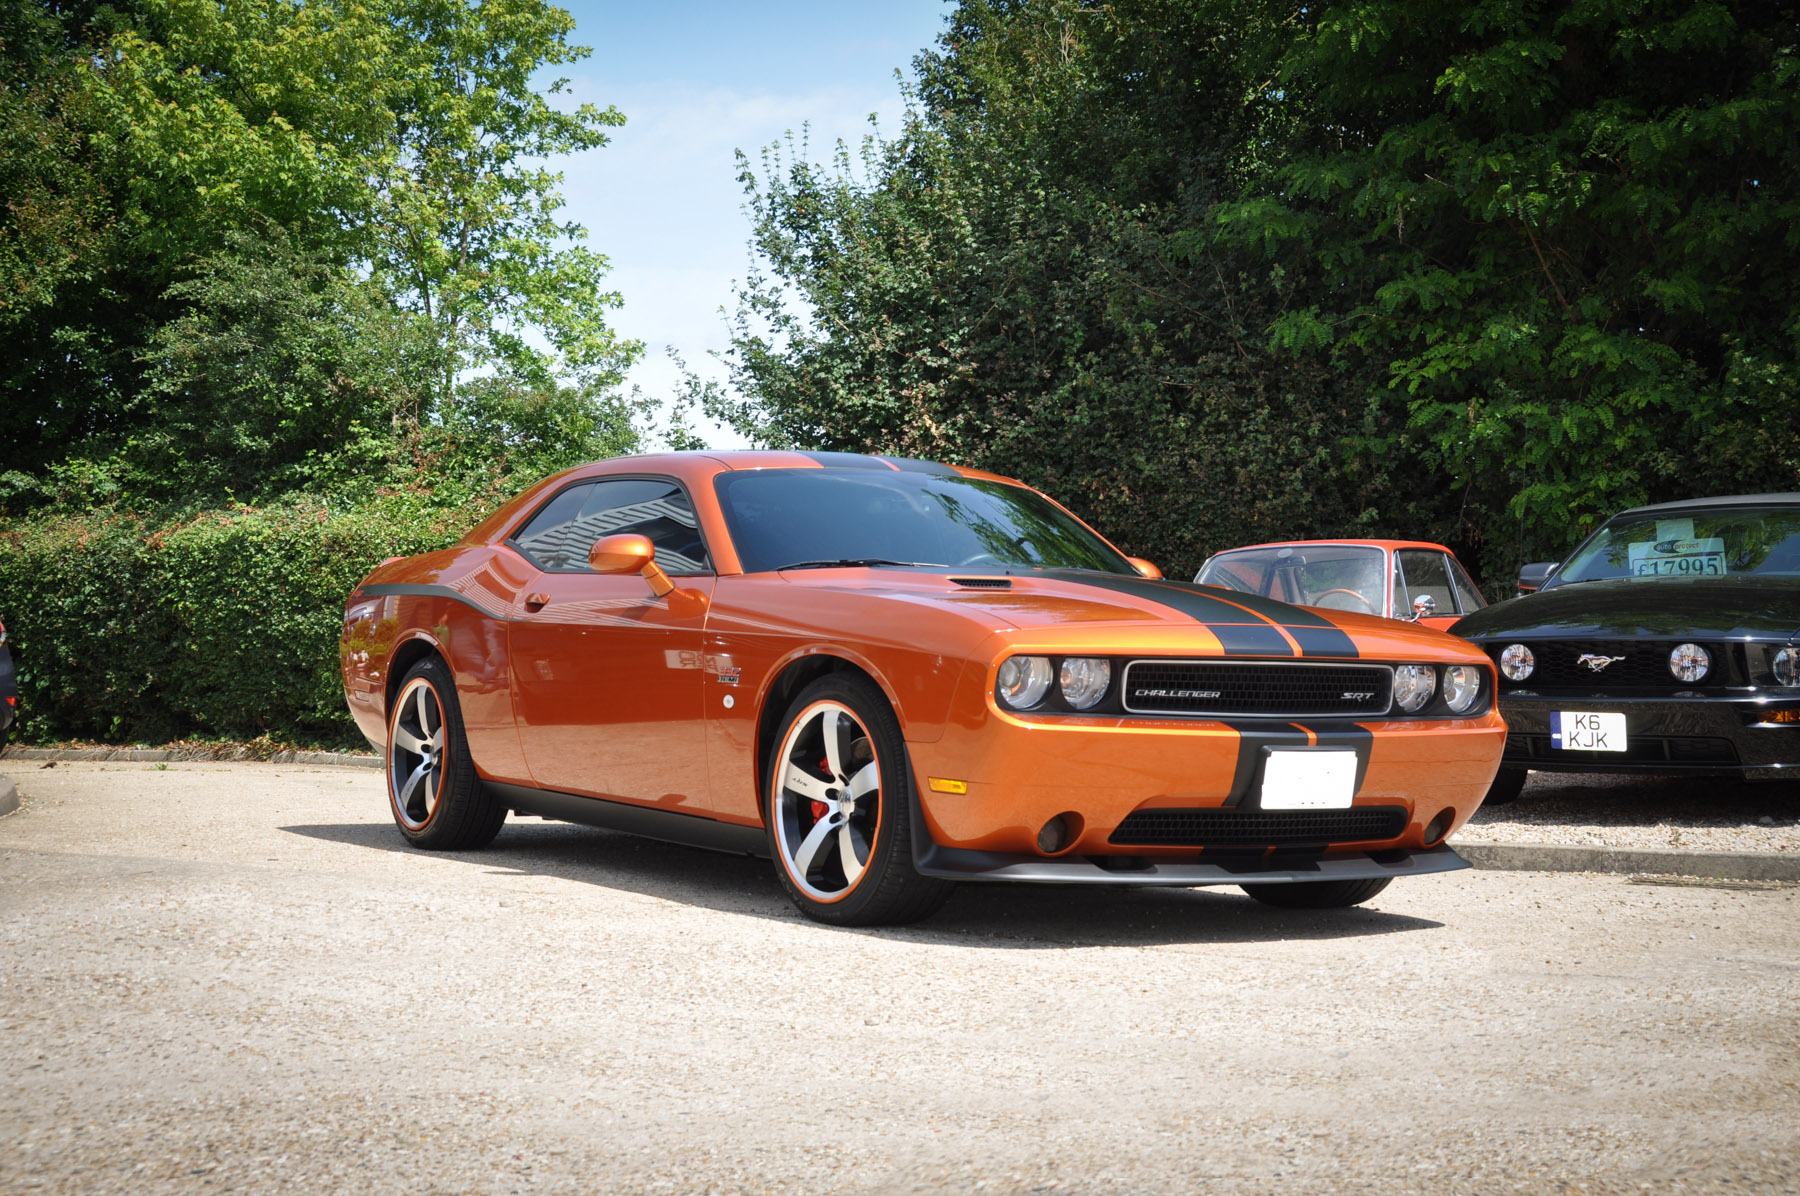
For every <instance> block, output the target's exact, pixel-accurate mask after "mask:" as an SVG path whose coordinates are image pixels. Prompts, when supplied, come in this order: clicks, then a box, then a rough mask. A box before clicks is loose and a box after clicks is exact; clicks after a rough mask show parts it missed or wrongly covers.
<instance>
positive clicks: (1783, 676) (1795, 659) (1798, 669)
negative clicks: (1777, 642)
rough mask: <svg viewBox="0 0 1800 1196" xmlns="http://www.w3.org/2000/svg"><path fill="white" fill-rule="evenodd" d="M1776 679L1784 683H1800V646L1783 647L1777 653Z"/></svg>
mask: <svg viewBox="0 0 1800 1196" xmlns="http://www.w3.org/2000/svg"><path fill="white" fill-rule="evenodd" d="M1773 663H1774V665H1775V680H1777V681H1779V682H1781V683H1782V684H1783V685H1800V648H1783V649H1782V650H1781V651H1779V652H1777V653H1775V660H1774V662H1773Z"/></svg>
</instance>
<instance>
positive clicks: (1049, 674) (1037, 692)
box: [994, 656, 1056, 710]
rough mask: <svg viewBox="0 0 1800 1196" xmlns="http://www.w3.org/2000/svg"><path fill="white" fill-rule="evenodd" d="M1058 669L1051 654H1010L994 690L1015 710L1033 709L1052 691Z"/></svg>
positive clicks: (1001, 666) (1002, 664) (1002, 666)
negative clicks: (1054, 667) (1051, 658)
mask: <svg viewBox="0 0 1800 1196" xmlns="http://www.w3.org/2000/svg"><path fill="white" fill-rule="evenodd" d="M1055 675H1056V671H1055V670H1054V669H1052V668H1051V667H1050V658H1049V657H1048V656H1009V657H1007V658H1006V660H1005V661H1004V662H1002V663H1001V665H1000V676H999V677H998V678H997V679H996V681H995V683H994V692H995V693H996V694H997V695H999V698H1000V701H1001V702H1002V703H1004V704H1005V705H1007V706H1009V707H1011V708H1012V709H1014V710H1030V709H1031V708H1032V707H1033V706H1036V705H1037V704H1038V703H1039V702H1041V701H1043V700H1044V695H1045V694H1047V693H1049V692H1050V682H1051V680H1052V679H1053V678H1054V677H1055Z"/></svg>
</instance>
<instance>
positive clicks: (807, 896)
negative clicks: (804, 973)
mask: <svg viewBox="0 0 1800 1196" xmlns="http://www.w3.org/2000/svg"><path fill="white" fill-rule="evenodd" d="M780 736H781V737H780V739H779V740H778V741H777V743H778V746H777V747H776V750H775V753H774V756H773V759H772V760H771V761H770V765H769V775H768V776H767V777H766V778H765V785H764V790H765V792H766V793H767V794H768V833H769V848H770V854H772V855H773V856H774V857H775V873H776V875H777V876H778V877H779V878H780V880H781V884H782V887H783V888H785V889H786V890H787V892H788V896H789V897H791V898H792V899H793V902H794V904H795V905H796V906H798V907H799V908H800V912H802V913H804V914H805V915H806V916H807V917H809V918H813V919H816V920H817V921H820V922H829V923H832V924H833V925H838V926H877V925H897V924H900V923H904V922H916V921H918V920H919V919H920V918H924V917H928V916H929V915H931V914H932V913H934V912H936V910H937V908H938V907H939V906H941V905H942V904H943V903H944V900H945V898H947V897H949V895H950V891H951V889H952V888H953V886H952V885H951V884H950V883H949V882H948V881H943V880H939V879H937V878H935V877H929V876H921V875H919V873H918V872H916V871H914V869H913V866H912V836H913V835H914V834H915V833H922V832H920V831H919V829H918V828H916V827H914V826H913V825H912V804H913V802H912V764H911V762H910V761H909V760H908V759H907V754H906V741H905V740H904V739H903V738H902V737H901V734H900V722H899V720H898V719H896V718H895V717H894V712H893V710H892V709H891V708H890V707H889V706H888V704H887V700H886V698H885V697H884V696H883V695H882V693H881V691H880V690H879V689H877V688H876V687H875V685H874V683H873V682H871V681H869V680H867V679H865V678H863V677H860V676H857V675H855V674H849V673H834V674H832V675H830V676H827V677H821V678H820V679H819V680H817V681H815V682H813V683H812V684H811V685H809V686H807V687H806V688H805V689H804V690H802V691H801V692H800V695H799V697H797V698H795V699H794V703H793V705H791V706H790V707H788V712H787V715H786V717H785V718H783V719H782V723H781V732H780Z"/></svg>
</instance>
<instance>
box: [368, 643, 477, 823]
mask: <svg viewBox="0 0 1800 1196" xmlns="http://www.w3.org/2000/svg"><path fill="white" fill-rule="evenodd" d="M387 783H388V808H389V810H390V811H391V812H392V813H393V815H394V825H396V826H398V827H399V828H400V833H401V834H403V835H405V836H406V837H407V839H408V840H409V841H410V842H411V843H412V844H413V846H415V847H423V848H427V849H429V850H432V851H462V850H466V849H468V848H472V847H486V846H487V845H488V844H489V843H491V842H493V841H494V836H495V835H497V834H499V833H500V827H501V826H502V824H504V823H505V822H506V807H505V806H504V805H501V804H500V802H498V801H497V800H495V798H494V795H493V794H491V793H489V792H488V789H487V786H485V785H483V784H482V783H481V778H480V777H479V776H477V775H475V762H474V761H473V760H471V759H470V758H469V744H468V741H467V740H466V739H465V738H464V737H463V727H462V709H461V707H460V706H459V705H458V704H457V701H456V682H455V679H454V678H452V677H451V675H450V669H449V667H448V666H447V665H445V664H444V662H443V661H441V660H439V659H438V658H437V657H435V656H432V657H427V658H426V659H424V660H421V661H420V662H419V663H418V664H416V665H414V666H413V667H412V669H411V671H410V672H408V673H407V674H406V679H405V680H403V681H401V682H400V692H399V695H398V696H397V697H396V698H395V699H394V707H393V709H392V710H390V711H389V712H388V747H387Z"/></svg>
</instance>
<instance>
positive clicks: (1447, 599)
mask: <svg viewBox="0 0 1800 1196" xmlns="http://www.w3.org/2000/svg"><path fill="white" fill-rule="evenodd" d="M1445 560H1446V558H1445V556H1444V554H1443V553H1441V552H1432V551H1430V550H1429V549H1424V548H1402V549H1401V550H1400V551H1399V552H1396V553H1395V554H1394V564H1395V567H1396V569H1397V572H1396V573H1395V576H1394V582H1395V585H1394V606H1395V608H1396V609H1395V611H1394V618H1396V619H1410V618H1412V613H1413V603H1414V602H1417V601H1418V600H1419V598H1420V597H1421V596H1429V597H1430V598H1431V600H1432V601H1433V602H1435V603H1437V612H1436V613H1437V614H1439V615H1453V614H1455V613H1456V597H1455V595H1454V594H1453V593H1452V592H1451V589H1450V570H1449V569H1448V568H1447V567H1446V566H1445ZM1402 581H1404V588H1405V590H1406V597H1405V599H1404V601H1403V600H1402V598H1401V594H1400V591H1401V588H1402V585H1401V583H1402Z"/></svg>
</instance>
